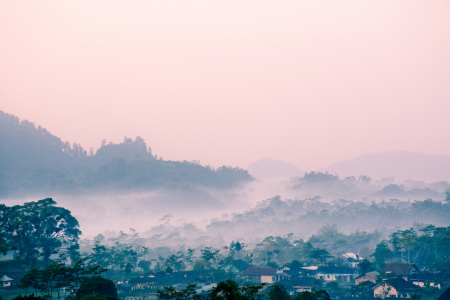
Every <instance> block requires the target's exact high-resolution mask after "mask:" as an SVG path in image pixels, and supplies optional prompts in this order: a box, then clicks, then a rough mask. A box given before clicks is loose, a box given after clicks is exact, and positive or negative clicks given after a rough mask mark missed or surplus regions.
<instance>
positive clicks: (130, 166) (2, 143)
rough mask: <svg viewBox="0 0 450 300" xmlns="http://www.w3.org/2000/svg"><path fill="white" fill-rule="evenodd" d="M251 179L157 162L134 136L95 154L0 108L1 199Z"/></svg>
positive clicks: (234, 171)
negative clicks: (37, 194) (133, 138)
mask: <svg viewBox="0 0 450 300" xmlns="http://www.w3.org/2000/svg"><path fill="white" fill-rule="evenodd" d="M250 180H253V178H252V177H251V176H250V175H249V174H248V172H247V171H245V170H243V169H239V168H231V167H225V166H224V167H220V168H217V169H213V168H211V167H208V166H206V167H204V166H201V165H200V164H198V163H197V162H187V161H184V162H177V161H163V160H161V159H159V160H157V159H155V157H154V156H153V155H152V152H151V149H150V147H147V145H146V143H145V141H144V140H143V139H142V138H140V137H136V139H135V140H134V141H133V140H132V139H130V138H126V137H125V139H124V141H123V143H120V144H113V143H106V141H105V140H104V141H103V142H102V146H101V147H100V148H99V149H98V150H97V151H96V153H94V151H93V150H91V151H89V153H88V152H87V151H86V150H84V149H83V148H82V147H81V145H79V144H76V143H74V144H73V145H72V146H71V145H70V144H69V143H68V142H63V141H62V140H61V139H60V138H58V137H56V136H54V135H52V134H51V133H49V132H48V131H47V130H46V129H44V128H42V127H40V126H38V127H36V126H35V125H34V124H33V123H31V122H29V121H27V120H23V121H21V120H20V119H19V118H18V117H16V116H13V115H10V114H7V113H5V112H3V111H0V198H2V197H15V196H26V195H35V194H36V193H40V194H39V195H54V194H73V193H83V192H87V191H94V190H102V191H112V190H126V191H131V190H132V191H142V190H149V189H154V188H161V187H170V188H172V189H173V188H177V187H178V186H203V187H214V188H226V187H232V186H235V185H237V184H239V183H240V182H246V181H250Z"/></svg>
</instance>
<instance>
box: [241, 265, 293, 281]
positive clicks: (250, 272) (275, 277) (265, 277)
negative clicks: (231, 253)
mask: <svg viewBox="0 0 450 300" xmlns="http://www.w3.org/2000/svg"><path fill="white" fill-rule="evenodd" d="M277 271H278V269H276V268H252V267H251V268H247V269H245V271H244V272H243V273H242V279H243V280H244V281H245V282H246V283H252V284H261V283H273V282H276V281H279V280H280V279H281V277H284V275H282V276H280V274H282V272H278V273H277Z"/></svg>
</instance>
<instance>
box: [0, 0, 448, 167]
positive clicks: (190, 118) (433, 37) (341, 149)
mask: <svg viewBox="0 0 450 300" xmlns="http://www.w3.org/2000/svg"><path fill="white" fill-rule="evenodd" d="M449 13H450V1H447V0H442V1H410V0H409V1H392V0H389V1H360V0H357V1H316V0H314V1H171V0H168V1H115V0H107V1H80V0H77V1H1V2H0V41H1V45H0V110H3V111H5V112H7V113H11V114H14V115H17V116H18V117H20V118H21V119H28V120H30V121H33V122H35V123H36V124H37V125H41V126H43V127H45V128H47V129H48V130H49V131H50V132H51V133H53V134H55V135H57V136H59V137H60V138H61V139H62V140H68V141H70V142H71V143H73V142H77V143H81V144H82V146H83V147H84V148H85V149H89V148H90V147H93V148H94V149H96V148H98V147H99V146H100V143H101V140H102V139H106V140H107V141H113V142H121V141H122V140H123V137H124V136H128V137H133V138H134V137H135V136H141V137H142V138H144V139H145V140H146V142H147V144H148V145H149V146H151V147H152V149H153V153H156V154H158V155H159V156H162V157H163V158H164V159H172V160H184V159H187V160H193V159H196V160H200V162H201V163H202V164H211V165H213V166H220V165H224V164H225V165H232V166H240V167H246V166H247V165H248V164H249V163H251V162H252V161H255V160H258V159H260V158H262V157H271V158H274V159H281V160H285V161H288V162H290V163H293V164H295V165H297V166H298V167H300V168H302V169H304V170H314V169H319V168H323V167H326V166H328V165H330V164H332V163H334V162H337V161H341V160H344V159H350V158H354V157H356V156H359V155H361V154H363V153H368V152H380V151H392V150H406V151H413V152H423V153H427V154H443V155H450V139H449V129H450V54H449V53H450V18H449Z"/></svg>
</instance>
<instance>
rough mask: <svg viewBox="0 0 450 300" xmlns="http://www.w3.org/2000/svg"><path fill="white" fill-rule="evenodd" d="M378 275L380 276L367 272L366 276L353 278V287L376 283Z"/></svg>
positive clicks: (375, 272)
mask: <svg viewBox="0 0 450 300" xmlns="http://www.w3.org/2000/svg"><path fill="white" fill-rule="evenodd" d="M378 275H380V273H378V272H377V271H372V272H367V273H366V274H363V275H361V276H358V277H356V278H355V285H358V284H360V283H363V282H366V281H369V282H372V283H377V276H378Z"/></svg>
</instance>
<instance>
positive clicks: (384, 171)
mask: <svg viewBox="0 0 450 300" xmlns="http://www.w3.org/2000/svg"><path fill="white" fill-rule="evenodd" d="M319 171H320V172H326V171H327V172H329V173H331V174H338V175H339V176H340V177H347V176H356V177H358V176H360V175H365V176H369V177H372V178H373V179H382V178H390V177H394V179H396V180H407V179H414V180H421V181H425V182H438V181H449V182H450V157H448V156H445V155H428V154H423V153H415V152H407V151H392V152H381V153H369V154H363V155H361V156H359V157H357V158H354V159H350V160H345V161H341V162H338V163H335V164H333V165H331V166H329V167H327V168H324V169H321V170H319Z"/></svg>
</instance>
